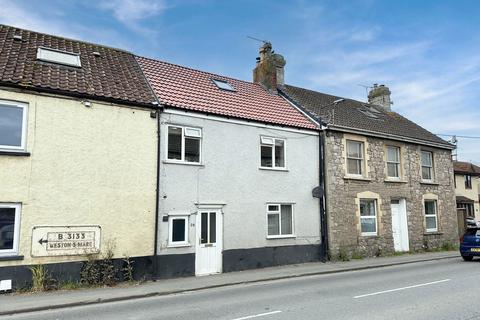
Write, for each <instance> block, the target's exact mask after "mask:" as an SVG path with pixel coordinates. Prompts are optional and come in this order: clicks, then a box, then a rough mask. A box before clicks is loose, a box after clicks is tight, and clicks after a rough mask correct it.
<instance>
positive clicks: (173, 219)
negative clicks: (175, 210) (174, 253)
mask: <svg viewBox="0 0 480 320" xmlns="http://www.w3.org/2000/svg"><path fill="white" fill-rule="evenodd" d="M168 224H169V237H168V245H169V246H171V247H174V246H184V245H188V216H169V217H168Z"/></svg>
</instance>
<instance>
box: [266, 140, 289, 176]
mask: <svg viewBox="0 0 480 320" xmlns="http://www.w3.org/2000/svg"><path fill="white" fill-rule="evenodd" d="M260 166H261V167H262V168H273V169H285V167H286V166H285V140H283V139H276V138H269V137H260Z"/></svg>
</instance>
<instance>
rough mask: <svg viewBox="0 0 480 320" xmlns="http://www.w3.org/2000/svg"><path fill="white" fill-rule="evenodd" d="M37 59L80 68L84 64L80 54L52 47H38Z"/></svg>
mask: <svg viewBox="0 0 480 320" xmlns="http://www.w3.org/2000/svg"><path fill="white" fill-rule="evenodd" d="M37 59H38V60H41V61H46V62H53V63H57V64H63V65H66V66H72V67H78V68H80V67H81V66H82V64H81V62H80V55H79V54H77V53H73V52H65V51H60V50H55V49H50V48H42V47H40V48H38V51H37Z"/></svg>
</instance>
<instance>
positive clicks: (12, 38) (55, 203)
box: [0, 25, 457, 290]
mask: <svg viewBox="0 0 480 320" xmlns="http://www.w3.org/2000/svg"><path fill="white" fill-rule="evenodd" d="M285 65H286V61H285V59H284V58H283V57H282V56H281V55H279V54H275V53H273V51H272V47H271V44H269V43H265V44H264V45H263V46H262V47H261V48H260V57H259V58H257V61H256V65H255V66H253V67H254V70H253V81H242V80H237V79H233V78H230V77H226V76H222V75H217V74H212V73H208V72H203V71H198V70H194V69H190V68H187V67H183V66H179V65H175V64H171V63H167V62H163V61H158V60H154V59H150V58H145V57H138V56H135V55H134V54H132V53H130V52H127V51H124V50H120V49H115V48H109V47H106V46H102V45H97V44H91V43H86V42H82V41H76V40H71V39H65V38H61V37H57V36H52V35H46V34H42V33H37V32H33V31H28V30H23V29H19V28H15V27H11V26H5V25H1V26H0V288H3V289H4V290H5V289H9V288H10V287H11V286H13V287H18V286H22V285H23V284H25V283H26V282H29V281H30V279H31V274H30V271H29V269H28V266H31V265H35V264H44V265H46V267H47V269H48V270H49V271H50V272H51V274H52V275H53V276H55V277H56V278H58V279H71V280H75V279H78V278H79V277H80V270H81V269H82V266H83V262H84V261H85V260H86V257H87V255H98V257H99V258H101V256H102V254H104V253H105V252H107V251H113V253H114V259H115V260H116V263H117V264H119V265H120V264H121V263H122V259H123V258H125V257H129V258H131V259H132V260H134V261H135V263H134V266H135V276H136V277H138V278H142V277H146V278H151V277H156V278H168V277H178V276H190V275H207V274H214V273H220V272H230V271H237V270H244V269H251V268H261V267H268V266H275V265H282V264H290V263H301V262H308V261H325V260H327V259H329V258H336V257H338V255H353V254H355V255H364V256H374V255H381V254H386V253H393V252H394V251H410V250H424V249H426V248H435V247H439V246H442V245H444V244H445V243H452V244H453V243H455V242H456V241H457V240H456V239H457V216H456V207H455V206H456V204H455V193H454V180H453V166H452V160H451V150H452V149H453V146H452V145H451V144H449V143H447V142H446V141H444V140H442V139H440V138H438V137H437V136H435V135H434V134H432V133H430V132H428V131H427V130H425V129H423V128H421V127H420V126H418V125H416V124H415V123H413V122H411V121H410V120H408V119H405V118H404V117H402V116H400V115H399V114H398V113H396V112H393V111H392V110H391V108H390V104H391V103H390V91H389V89H388V88H387V87H385V86H375V87H374V88H373V89H372V90H371V92H370V94H369V96H368V101H369V102H368V103H366V102H360V101H355V100H351V99H346V98H342V97H337V96H331V95H327V94H323V93H319V92H315V91H311V90H308V89H303V88H298V87H295V86H290V85H287V84H285V77H284V68H285ZM246 67H248V66H246Z"/></svg>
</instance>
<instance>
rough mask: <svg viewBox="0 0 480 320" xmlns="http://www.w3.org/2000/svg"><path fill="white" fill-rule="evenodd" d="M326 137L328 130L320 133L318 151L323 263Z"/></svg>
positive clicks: (322, 257)
mask: <svg viewBox="0 0 480 320" xmlns="http://www.w3.org/2000/svg"><path fill="white" fill-rule="evenodd" d="M325 136H326V130H323V131H322V132H320V134H319V136H318V146H319V148H318V150H319V159H320V165H319V170H318V171H319V180H320V189H321V191H322V194H321V195H320V197H319V202H320V238H321V240H322V243H321V246H320V260H321V261H322V262H327V261H328V220H327V217H328V216H327V205H326V204H327V192H326V188H325V186H326V183H325Z"/></svg>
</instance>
